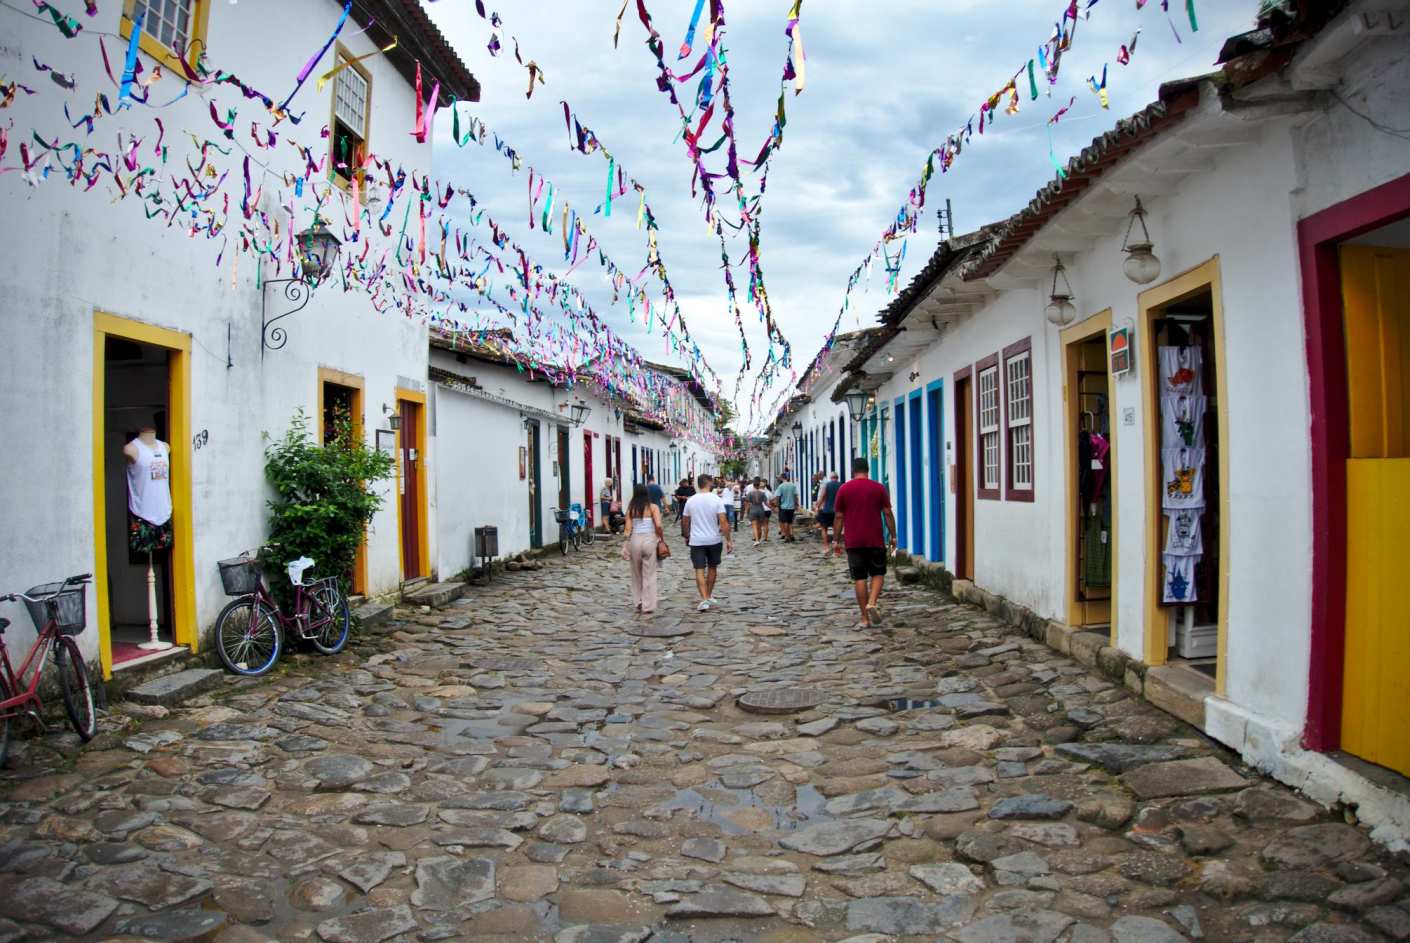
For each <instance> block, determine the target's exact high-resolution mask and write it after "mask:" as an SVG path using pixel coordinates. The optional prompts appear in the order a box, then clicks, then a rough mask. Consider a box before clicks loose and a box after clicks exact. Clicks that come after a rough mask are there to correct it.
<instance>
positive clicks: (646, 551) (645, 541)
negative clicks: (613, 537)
mask: <svg viewBox="0 0 1410 943" xmlns="http://www.w3.org/2000/svg"><path fill="white" fill-rule="evenodd" d="M627 524H628V527H627V546H626V551H627V552H626V556H627V559H628V560H629V561H631V565H632V602H633V603H634V604H635V607H636V611H637V612H640V613H641V614H642V615H650V614H651V613H652V612H654V611H655V610H656V544H657V543H659V542H660V541H661V540H664V539H665V536H666V535H665V533H664V532H663V531H662V530H661V509H660V508H659V507H657V506H656V503H655V502H653V501H652V500H651V497H650V495H649V493H648V492H647V490H646V485H641V484H639V485H636V486H635V487H634V488H633V489H632V500H631V503H630V504H628V505H627Z"/></svg>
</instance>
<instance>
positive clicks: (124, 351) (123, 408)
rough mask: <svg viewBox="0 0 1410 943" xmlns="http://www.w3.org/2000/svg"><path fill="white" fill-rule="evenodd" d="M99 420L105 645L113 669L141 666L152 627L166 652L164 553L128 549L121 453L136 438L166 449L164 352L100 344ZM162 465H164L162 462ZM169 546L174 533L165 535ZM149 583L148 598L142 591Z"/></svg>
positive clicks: (129, 517)
mask: <svg viewBox="0 0 1410 943" xmlns="http://www.w3.org/2000/svg"><path fill="white" fill-rule="evenodd" d="M105 357H106V360H107V364H106V390H105V400H104V404H103V406H104V413H105V415H106V419H107V422H106V436H105V444H104V448H103V454H104V475H103V478H104V485H105V490H106V492H107V537H108V546H109V547H111V548H113V550H114V551H115V552H113V553H110V554H109V555H108V616H109V639H110V645H111V648H112V659H113V667H114V668H122V667H124V666H126V665H127V664H128V663H130V662H133V661H139V660H145V659H147V658H148V657H150V656H151V654H152V651H151V650H148V649H143V648H141V647H140V646H141V645H142V644H143V643H148V642H149V641H150V640H151V636H152V634H153V633H152V626H153V625H154V624H155V626H156V633H155V634H156V636H157V639H158V641H159V642H162V643H166V644H174V641H175V634H174V633H173V631H172V624H171V548H170V546H162V547H159V548H158V549H155V550H146V551H144V550H141V549H138V548H137V547H136V546H135V544H134V541H136V540H137V539H139V538H138V530H140V529H141V525H140V524H137V523H136V522H135V521H134V515H133V514H132V512H131V511H130V510H129V487H128V477H129V473H128V467H129V464H130V463H129V461H128V459H127V456H126V455H124V450H125V449H128V448H135V446H129V443H132V442H133V441H134V440H138V441H140V439H139V436H140V435H141V432H142V430H144V429H147V430H151V431H152V432H154V433H155V438H156V440H157V441H158V442H160V443H168V444H169V443H170V442H171V427H170V424H169V422H168V416H169V397H168V387H169V378H170V373H171V363H170V360H171V358H170V354H169V352H168V351H167V350H166V349H164V348H161V347H156V346H154V345H151V344H141V343H138V342H136V341H130V340H127V339H126V338H121V337H109V338H108V339H107V345H106V352H105ZM163 464H167V463H165V462H163ZM159 474H160V476H161V480H162V481H161V484H160V487H162V488H167V489H169V485H170V474H169V465H168V467H167V468H165V469H163V470H162V471H161V472H160V473H159ZM173 539H174V529H173ZM149 582H150V583H151V586H150V590H151V591H150V593H149V587H148V583H149Z"/></svg>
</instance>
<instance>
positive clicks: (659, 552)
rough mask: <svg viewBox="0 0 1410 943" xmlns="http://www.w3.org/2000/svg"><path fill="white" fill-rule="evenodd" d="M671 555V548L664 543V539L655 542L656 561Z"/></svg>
mask: <svg viewBox="0 0 1410 943" xmlns="http://www.w3.org/2000/svg"><path fill="white" fill-rule="evenodd" d="M670 555H671V547H670V545H669V544H667V543H666V538H664V537H661V538H659V539H657V541H656V559H658V560H665V559H667V558H668V557H670Z"/></svg>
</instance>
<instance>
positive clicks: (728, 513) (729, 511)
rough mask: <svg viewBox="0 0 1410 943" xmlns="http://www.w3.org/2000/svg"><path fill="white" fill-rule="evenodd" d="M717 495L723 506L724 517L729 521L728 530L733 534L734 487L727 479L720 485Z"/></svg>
mask: <svg viewBox="0 0 1410 943" xmlns="http://www.w3.org/2000/svg"><path fill="white" fill-rule="evenodd" d="M719 495H720V500H721V501H722V502H723V503H724V506H725V517H726V518H728V519H729V529H730V531H731V532H733V531H734V529H735V526H736V525H735V522H734V520H735V517H734V487H733V486H732V485H731V484H730V482H729V479H728V478H726V479H724V481H723V483H722V484H721V485H720V490H719Z"/></svg>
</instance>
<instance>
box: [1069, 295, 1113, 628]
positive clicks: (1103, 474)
mask: <svg viewBox="0 0 1410 943" xmlns="http://www.w3.org/2000/svg"><path fill="white" fill-rule="evenodd" d="M1110 329H1111V312H1110V311H1105V312H1103V313H1101V314H1099V315H1097V316H1095V317H1092V318H1089V319H1087V320H1086V321H1083V322H1082V323H1081V324H1077V325H1074V326H1072V327H1070V328H1068V329H1067V330H1065V331H1063V332H1062V342H1063V349H1064V350H1065V351H1066V370H1067V375H1066V379H1065V381H1064V392H1065V396H1064V399H1065V401H1066V402H1065V407H1066V423H1065V427H1066V432H1065V434H1064V436H1063V440H1064V442H1063V444H1064V447H1065V449H1066V457H1067V468H1068V469H1069V478H1068V483H1067V490H1068V495H1067V531H1066V533H1067V552H1066V558H1067V586H1068V600H1067V623H1068V625H1071V626H1084V627H1101V626H1108V625H1111V623H1112V604H1111V597H1112V587H1114V586H1115V585H1116V532H1115V522H1116V513H1115V507H1116V494H1115V484H1116V475H1115V467H1116V447H1115V440H1114V426H1115V424H1114V423H1113V422H1112V421H1111V374H1110V372H1109V370H1110V368H1109V364H1108V351H1107V333H1108V332H1109V331H1110ZM1112 637H1113V638H1115V630H1114V628H1113V630H1112Z"/></svg>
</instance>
